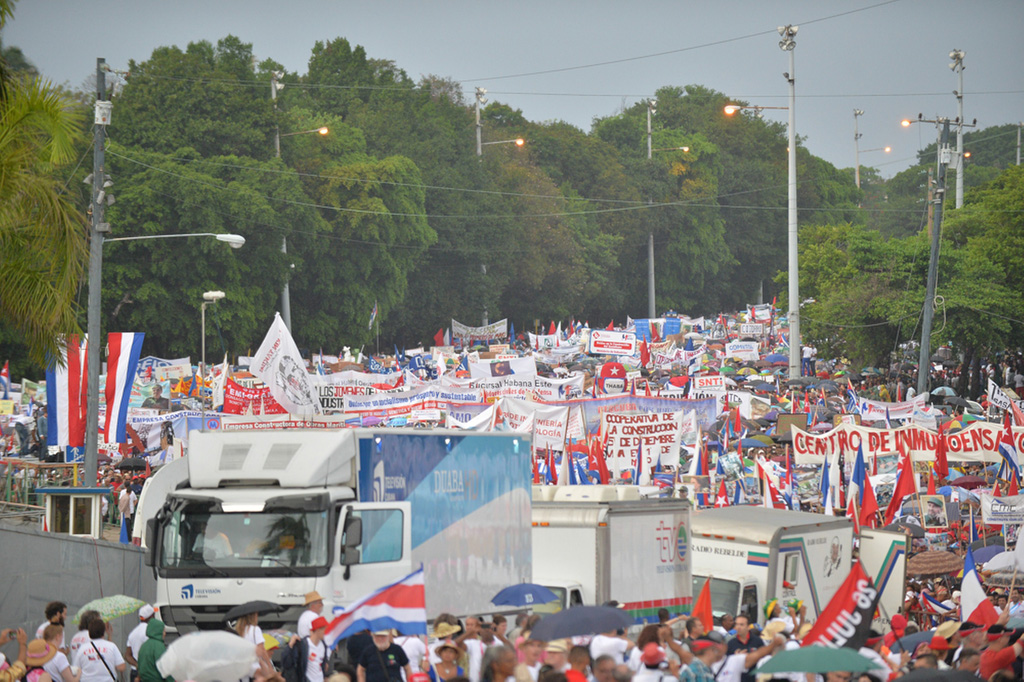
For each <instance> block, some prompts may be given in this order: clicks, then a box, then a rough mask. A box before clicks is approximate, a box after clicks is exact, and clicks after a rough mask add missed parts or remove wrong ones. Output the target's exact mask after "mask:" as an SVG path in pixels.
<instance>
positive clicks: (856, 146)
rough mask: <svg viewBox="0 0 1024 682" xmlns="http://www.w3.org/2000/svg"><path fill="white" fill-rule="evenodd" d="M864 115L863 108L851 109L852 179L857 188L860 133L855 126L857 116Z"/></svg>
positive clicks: (858, 186)
mask: <svg viewBox="0 0 1024 682" xmlns="http://www.w3.org/2000/svg"><path fill="white" fill-rule="evenodd" d="M863 115H864V110H863V109H854V110H853V160H854V161H853V163H854V170H853V179H854V180H855V181H856V183H857V189H860V138H861V134H860V132H859V130H858V128H857V118H858V117H860V116H863Z"/></svg>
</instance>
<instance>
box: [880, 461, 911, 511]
mask: <svg viewBox="0 0 1024 682" xmlns="http://www.w3.org/2000/svg"><path fill="white" fill-rule="evenodd" d="M916 492H917V474H915V473H914V465H913V463H911V461H910V456H909V455H902V456H900V463H899V473H898V475H897V478H896V486H895V487H894V488H893V491H892V499H891V500H889V506H888V508H886V510H885V525H887V526H888V525H889V524H890V523H892V522H893V520H894V519H895V518H896V516H897V515H898V514H899V512H900V509H901V508H902V507H903V500H904V499H905V498H906V497H907V496H909V495H913V494H914V493H916Z"/></svg>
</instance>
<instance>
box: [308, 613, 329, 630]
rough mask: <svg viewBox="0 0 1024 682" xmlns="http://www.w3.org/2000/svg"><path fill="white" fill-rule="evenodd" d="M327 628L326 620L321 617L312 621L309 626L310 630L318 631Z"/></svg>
mask: <svg viewBox="0 0 1024 682" xmlns="http://www.w3.org/2000/svg"><path fill="white" fill-rule="evenodd" d="M325 627H327V619H326V618H324V617H323V616H319V617H317V618H315V619H314V620H313V622H312V623H310V625H309V629H310V630H319V629H320V628H325Z"/></svg>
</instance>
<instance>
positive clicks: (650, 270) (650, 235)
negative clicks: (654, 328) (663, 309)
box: [647, 99, 658, 319]
mask: <svg viewBox="0 0 1024 682" xmlns="http://www.w3.org/2000/svg"><path fill="white" fill-rule="evenodd" d="M657 104H658V100H654V99H649V100H647V160H648V161H650V160H651V116H652V115H653V114H654V112H655V111H657V109H655V106H656V105H657ZM652 203H653V202H652V200H651V198H650V196H648V197H647V204H648V206H649V205H651V204H652ZM647 220H648V222H650V220H651V215H650V213H649V212H648V214H647ZM654 299H655V291H654V228H653V227H652V228H651V229H649V230H648V231H647V317H648V318H650V319H654V318H655V317H656V316H657V314H658V312H657V308H656V305H655V302H654Z"/></svg>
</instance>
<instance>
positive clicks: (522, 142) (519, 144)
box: [516, 137, 526, 147]
mask: <svg viewBox="0 0 1024 682" xmlns="http://www.w3.org/2000/svg"><path fill="white" fill-rule="evenodd" d="M524 144H526V140H524V139H523V138H521V137H517V138H516V146H517V147H522V146H523V145H524Z"/></svg>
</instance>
